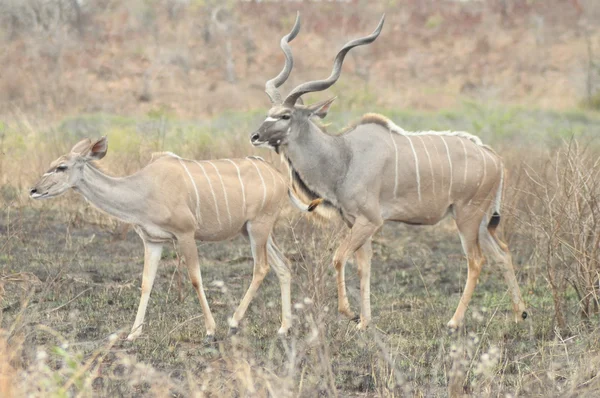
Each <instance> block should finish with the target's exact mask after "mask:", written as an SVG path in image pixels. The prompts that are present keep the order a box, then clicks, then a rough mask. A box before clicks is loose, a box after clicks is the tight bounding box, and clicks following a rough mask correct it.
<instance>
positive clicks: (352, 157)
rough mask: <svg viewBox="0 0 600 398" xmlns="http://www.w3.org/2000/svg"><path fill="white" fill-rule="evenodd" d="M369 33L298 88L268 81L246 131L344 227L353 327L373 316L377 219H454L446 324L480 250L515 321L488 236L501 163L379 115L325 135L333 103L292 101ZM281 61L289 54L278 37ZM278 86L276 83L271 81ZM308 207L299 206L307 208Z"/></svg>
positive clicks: (337, 260)
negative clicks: (457, 282)
mask: <svg viewBox="0 0 600 398" xmlns="http://www.w3.org/2000/svg"><path fill="white" fill-rule="evenodd" d="M383 22H384V18H382V19H381V21H380V23H379V26H378V27H377V29H376V30H375V31H374V32H373V33H372V34H371V35H369V36H366V37H363V38H361V39H357V40H354V41H351V42H349V43H347V44H346V45H345V46H344V47H343V48H342V49H341V50H340V52H339V53H338V54H337V56H336V58H335V61H334V66H333V71H332V73H331V75H330V76H329V77H328V78H327V79H325V80H319V81H312V82H307V83H303V84H301V85H299V86H298V87H296V88H295V89H294V90H292V91H291V93H290V94H289V95H288V96H287V97H286V98H285V100H281V96H280V94H279V93H278V92H276V88H275V87H273V85H272V84H270V83H267V85H266V92H267V94H268V95H269V98H270V99H271V101H272V103H273V106H272V108H271V109H270V110H269V112H268V117H267V118H266V119H265V121H264V122H263V123H262V125H261V126H260V128H259V129H258V130H257V131H256V132H254V133H252V134H251V137H250V140H251V142H252V144H254V145H255V146H266V147H269V148H272V149H274V150H275V151H277V152H278V153H280V154H282V156H283V158H284V159H285V160H286V161H287V162H288V164H289V166H290V171H291V174H292V183H293V189H294V190H295V191H296V192H298V193H300V194H302V195H303V196H304V198H305V199H308V200H313V201H314V200H317V199H320V200H323V204H322V205H320V206H319V207H318V208H317V212H323V210H327V208H329V209H334V210H335V211H336V212H337V213H339V214H340V215H341V217H342V218H343V219H344V221H345V222H346V224H347V225H348V226H349V227H350V228H351V229H350V233H349V235H348V236H347V237H345V238H344V239H343V240H342V243H341V244H340V246H339V247H338V249H337V251H336V253H335V255H334V260H333V263H334V266H335V269H336V271H337V287H338V309H339V311H340V312H341V313H343V314H345V315H347V316H348V317H351V318H354V315H353V313H352V311H351V310H350V306H349V303H348V298H347V295H346V286H345V279H344V267H345V264H346V262H347V260H348V259H349V257H350V256H352V255H353V254H355V255H356V262H357V266H358V272H359V276H360V291H361V315H360V322H359V324H358V327H359V328H365V327H366V326H367V325H368V324H369V322H370V320H371V308H370V273H371V258H372V249H371V239H372V236H373V234H374V233H375V232H376V231H377V230H378V229H379V228H380V227H381V226H382V224H383V222H384V221H387V220H390V221H399V222H404V223H408V224H417V225H433V224H436V223H438V222H439V221H440V220H441V219H443V218H444V217H445V216H446V215H448V214H450V215H452V216H453V217H454V219H455V221H456V225H457V227H458V231H459V235H460V239H461V242H462V246H463V249H464V252H465V254H466V256H467V259H468V276H467V282H466V286H465V289H464V292H463V295H462V298H461V300H460V302H459V304H458V308H457V309H456V312H455V313H454V316H453V317H452V319H451V320H450V322H449V323H448V326H450V327H453V328H456V327H458V326H459V325H460V324H461V322H462V321H463V318H464V314H465V310H466V308H467V305H468V303H469V300H470V299H471V295H472V294H473V290H474V288H475V285H476V284H477V280H478V277H479V273H480V270H481V267H482V265H483V263H484V256H483V254H482V250H481V248H483V250H484V251H485V254H486V255H488V256H489V257H490V258H491V259H492V260H494V261H496V262H500V263H502V264H503V266H504V277H505V279H506V282H507V283H508V287H509V292H510V297H511V301H512V304H513V309H514V312H515V318H516V320H519V319H521V318H523V319H524V318H526V317H527V313H526V312H525V304H524V303H523V300H522V298H521V293H520V290H519V287H518V284H517V279H516V277H515V273H514V269H513V265H512V260H511V256H510V253H509V251H508V247H507V246H506V245H505V244H504V243H503V242H502V241H501V240H500V239H498V237H497V236H496V227H497V226H498V223H499V222H500V201H501V196H502V187H503V175H504V167H503V163H502V160H501V158H500V157H499V156H498V155H497V154H496V153H495V152H494V151H492V150H491V149H490V148H489V147H487V146H485V145H483V144H482V142H481V140H480V139H479V138H477V137H475V136H473V135H471V134H468V133H464V132H450V131H444V132H436V131H425V132H408V131H405V130H403V129H402V128H400V127H398V126H396V125H395V124H394V123H393V122H391V121H390V120H388V119H387V118H385V117H383V116H381V115H376V114H367V115H365V116H364V117H363V118H362V119H361V120H360V121H359V122H358V123H356V124H355V125H353V126H352V127H351V128H349V129H347V130H346V131H345V132H343V133H341V134H338V135H330V134H327V133H326V132H325V131H323V130H322V129H321V128H320V127H319V126H318V124H316V123H315V122H314V121H313V118H314V117H315V116H316V117H319V118H324V117H325V116H326V115H327V112H328V110H329V107H330V105H331V103H332V102H333V100H334V99H335V98H332V99H328V100H326V101H323V102H320V103H318V104H315V105H311V106H303V105H301V104H298V100H299V99H300V97H301V96H302V95H304V94H306V93H310V92H315V91H323V90H325V89H327V88H329V87H330V86H331V85H333V84H334V83H335V82H336V81H337V79H338V78H339V76H340V73H341V68H342V64H343V61H344V57H345V56H346V54H347V53H348V51H350V49H352V48H353V47H356V46H360V45H363V44H368V43H371V42H373V41H374V40H375V39H376V38H377V36H378V35H379V33H380V32H381V28H382V26H383ZM281 47H282V49H283V51H284V53H285V54H286V59H287V60H288V62H287V63H286V67H289V68H291V62H290V61H289V60H291V58H292V56H291V50H290V48H289V46H288V45H287V42H286V41H284V40H282V41H281ZM278 83H279V84H282V82H278ZM305 207H306V206H305Z"/></svg>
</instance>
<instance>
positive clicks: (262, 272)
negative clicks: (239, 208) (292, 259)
mask: <svg viewBox="0 0 600 398" xmlns="http://www.w3.org/2000/svg"><path fill="white" fill-rule="evenodd" d="M271 229H272V224H266V223H259V222H254V223H251V222H248V226H247V230H248V237H249V238H250V248H251V249H252V257H253V258H254V271H253V273H252V281H251V282H250V286H249V287H248V290H247V291H246V294H245V295H244V298H243V299H242V301H241V302H240V305H239V306H238V308H237V309H236V310H235V312H234V314H233V317H232V318H231V319H230V320H229V327H230V328H231V329H232V331H235V330H236V329H237V327H238V325H239V323H240V321H241V320H242V318H243V317H244V314H245V313H246V310H247V309H248V306H249V305H250V302H251V301H252V299H253V298H254V295H255V294H256V291H257V290H258V288H259V286H260V284H261V283H262V281H263V279H265V276H266V275H267V272H269V263H268V262H267V241H268V239H269V233H270V232H271Z"/></svg>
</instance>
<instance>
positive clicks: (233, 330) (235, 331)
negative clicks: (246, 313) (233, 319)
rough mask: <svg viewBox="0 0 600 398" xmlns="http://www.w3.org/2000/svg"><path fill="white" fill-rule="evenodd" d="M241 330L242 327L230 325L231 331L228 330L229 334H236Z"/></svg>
mask: <svg viewBox="0 0 600 398" xmlns="http://www.w3.org/2000/svg"><path fill="white" fill-rule="evenodd" d="M239 331H240V329H238V328H237V327H230V328H229V332H227V335H228V336H235V335H236V334H238V332H239Z"/></svg>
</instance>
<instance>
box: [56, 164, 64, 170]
mask: <svg viewBox="0 0 600 398" xmlns="http://www.w3.org/2000/svg"><path fill="white" fill-rule="evenodd" d="M66 169H67V166H66V165H64V164H61V165H60V166H58V167H57V168H56V171H65V170H66Z"/></svg>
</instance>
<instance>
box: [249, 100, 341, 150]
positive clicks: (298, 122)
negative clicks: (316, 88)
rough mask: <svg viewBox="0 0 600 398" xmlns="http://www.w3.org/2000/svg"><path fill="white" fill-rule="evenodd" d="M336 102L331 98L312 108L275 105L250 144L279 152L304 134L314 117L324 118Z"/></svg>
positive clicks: (251, 138) (252, 137)
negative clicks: (305, 128)
mask: <svg viewBox="0 0 600 398" xmlns="http://www.w3.org/2000/svg"><path fill="white" fill-rule="evenodd" d="M334 100H335V97H334V98H330V99H328V100H326V101H323V102H319V103H317V104H314V105H310V106H303V105H294V106H292V107H289V106H285V105H275V106H273V107H272V108H271V109H270V110H269V112H268V113H267V118H266V119H265V120H264V122H262V124H261V125H260V127H259V128H258V130H257V131H255V132H254V133H252V134H250V142H251V143H252V145H254V146H257V147H267V148H271V149H274V150H276V151H279V148H280V146H285V145H287V144H288V143H290V142H294V141H295V140H296V139H298V138H299V137H300V134H302V130H303V127H305V126H306V124H307V123H308V121H309V119H310V118H312V117H313V116H316V117H319V118H324V117H325V116H327V111H328V110H329V107H330V106H331V104H332V103H333V101H334Z"/></svg>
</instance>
